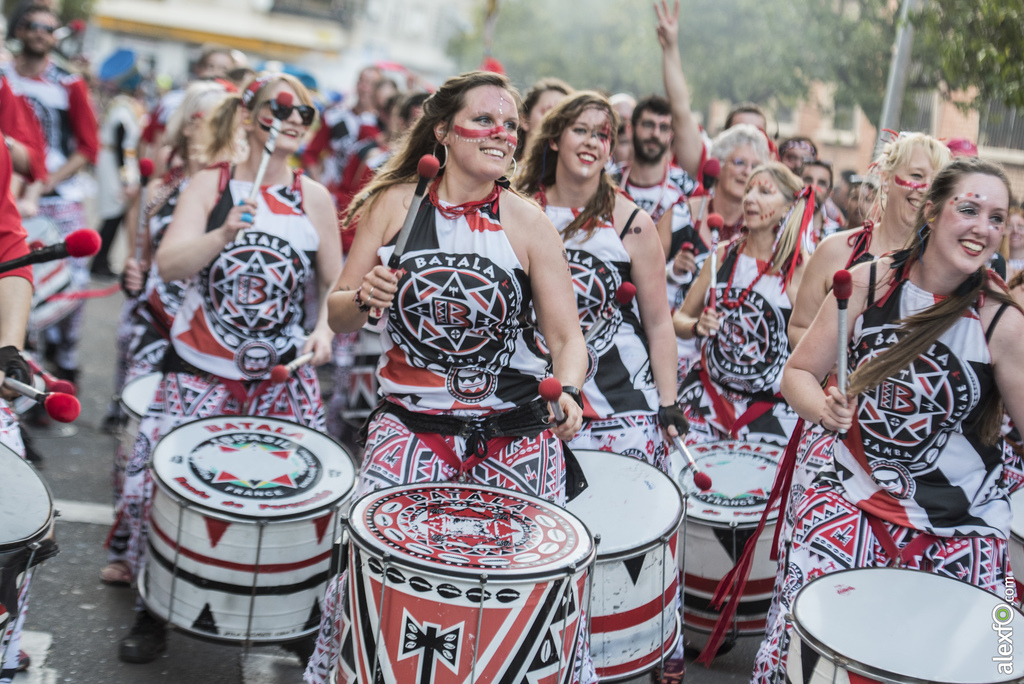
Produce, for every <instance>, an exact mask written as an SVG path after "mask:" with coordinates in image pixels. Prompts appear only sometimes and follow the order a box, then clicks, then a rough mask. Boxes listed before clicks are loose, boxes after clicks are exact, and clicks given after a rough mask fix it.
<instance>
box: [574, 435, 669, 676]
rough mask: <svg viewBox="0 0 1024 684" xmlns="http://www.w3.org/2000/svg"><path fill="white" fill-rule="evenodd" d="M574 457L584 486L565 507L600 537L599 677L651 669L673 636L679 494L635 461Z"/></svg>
mask: <svg viewBox="0 0 1024 684" xmlns="http://www.w3.org/2000/svg"><path fill="white" fill-rule="evenodd" d="M573 454H575V455H576V458H577V459H578V460H579V463H580V466H581V467H582V468H583V473H584V475H585V476H586V479H587V483H588V485H589V486H588V487H587V489H586V490H584V492H583V493H582V494H580V495H579V496H577V497H576V498H575V499H573V500H572V501H570V502H569V503H568V504H566V509H567V510H568V511H569V512H570V513H572V514H574V515H576V516H577V517H579V518H580V519H581V520H582V521H583V522H584V524H586V526H587V528H588V529H589V530H590V531H591V533H593V535H594V537H595V539H597V538H599V540H598V544H597V563H596V564H595V565H594V590H593V593H592V595H591V599H590V631H591V634H590V652H591V654H592V655H593V657H594V667H595V668H596V669H597V676H598V677H599V678H600V679H601V681H613V680H616V679H625V678H629V677H633V676H636V675H638V674H641V673H643V672H646V671H648V670H651V669H653V668H654V667H656V666H657V665H658V664H659V663H660V662H661V659H662V656H664V657H666V658H667V657H668V656H669V655H671V653H672V651H673V650H674V648H675V645H676V641H677V640H678V639H679V633H680V625H679V619H678V606H677V601H678V597H679V574H678V572H677V571H676V568H677V562H676V543H677V541H676V540H677V533H678V530H679V524H680V523H681V522H682V519H683V504H682V499H681V496H680V493H679V488H678V487H676V485H675V483H674V482H672V478H670V477H669V476H667V475H665V474H664V473H662V472H661V471H660V470H658V469H657V468H655V467H654V466H651V465H648V464H647V463H644V462H643V461H640V460H638V459H636V458H632V457H630V456H621V455H619V454H613V453H609V452H606V451H588V450H582V449H574V450H573Z"/></svg>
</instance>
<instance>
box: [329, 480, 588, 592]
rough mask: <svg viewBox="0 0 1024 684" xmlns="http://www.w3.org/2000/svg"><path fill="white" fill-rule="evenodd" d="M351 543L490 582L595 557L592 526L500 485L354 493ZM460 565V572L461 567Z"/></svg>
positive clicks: (582, 563) (557, 570)
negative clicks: (483, 575) (589, 528)
mask: <svg viewBox="0 0 1024 684" xmlns="http://www.w3.org/2000/svg"><path fill="white" fill-rule="evenodd" d="M349 527H350V531H351V535H352V539H353V541H355V542H357V543H359V544H360V545H362V546H364V547H366V548H368V549H370V550H371V552H374V553H375V554H377V555H383V554H384V553H390V554H391V555H392V556H398V557H399V558H400V559H401V561H402V562H403V564H407V565H411V566H414V567H419V568H423V569H426V570H428V571H430V570H433V571H435V572H437V573H440V574H455V575H460V576H464V577H478V576H479V575H480V573H482V572H486V573H487V574H488V575H489V576H490V577H491V579H492V580H497V581H500V580H501V579H502V578H512V577H514V578H517V579H519V578H525V577H534V576H549V575H552V574H564V573H565V569H566V568H568V567H569V566H570V565H577V566H578V567H583V566H585V565H586V564H588V563H589V562H590V561H591V560H592V559H593V556H594V543H593V538H592V537H591V536H590V532H588V531H587V528H586V527H585V526H584V525H583V523H582V522H580V521H579V520H578V519H577V518H576V517H574V516H573V515H571V514H570V513H568V512H567V511H565V510H564V509H561V508H558V507H557V506H554V505H552V504H549V503H548V502H546V501H544V500H543V499H539V498H536V497H533V496H529V495H526V494H520V493H519V492H513V491H509V490H507V489H499V488H497V487H480V486H471V485H457V484H447V483H427V484H420V485H407V486H403V487H392V488H390V489H382V490H379V491H376V492H371V493H370V494H367V495H366V496H364V497H363V498H361V499H359V501H357V502H356V503H355V504H354V505H353V506H352V512H351V514H350V517H349ZM460 571H461V572H460Z"/></svg>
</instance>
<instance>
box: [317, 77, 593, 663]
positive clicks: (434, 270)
mask: <svg viewBox="0 0 1024 684" xmlns="http://www.w3.org/2000/svg"><path fill="white" fill-rule="evenodd" d="M518 99H519V98H518V95H517V94H516V92H515V90H514V89H513V88H512V86H511V85H510V84H509V82H508V80H507V79H506V78H505V77H504V76H500V75H498V74H494V73H490V72H479V71H478V72H471V73H467V74H463V75H461V76H458V77H454V78H451V79H449V80H448V81H446V82H445V83H444V85H442V86H441V87H440V88H439V89H438V90H437V91H436V92H435V93H434V94H433V95H432V96H431V97H430V98H429V99H428V100H427V101H426V102H424V104H423V116H422V117H421V118H420V119H419V121H418V122H417V123H416V124H415V125H414V126H413V128H412V130H411V131H410V132H409V135H408V136H407V138H406V141H405V144H404V146H403V147H402V148H400V149H399V150H397V151H396V152H395V154H394V156H392V157H391V159H390V160H389V161H388V162H387V164H386V165H385V166H384V167H383V168H382V169H381V171H380V172H379V173H378V175H377V177H376V178H375V179H374V181H373V182H372V183H371V184H370V185H369V186H368V187H367V188H366V190H364V191H363V192H362V193H360V194H359V195H358V196H357V197H356V199H355V201H354V203H353V205H352V206H351V208H350V211H349V216H350V217H351V219H350V220H351V221H358V223H359V230H358V231H357V232H356V237H355V241H354V243H353V245H352V250H351V252H350V253H349V257H348V260H347V261H346V262H345V268H344V270H343V272H342V275H341V278H340V279H339V280H338V284H337V287H336V289H335V292H333V293H332V294H331V296H330V302H329V304H330V322H331V325H332V327H333V328H334V329H335V330H336V331H339V332H345V331H354V330H358V329H359V328H360V327H362V326H363V325H364V324H365V323H366V322H367V319H368V316H369V315H370V312H371V310H372V309H375V308H376V309H383V312H384V313H383V315H384V316H385V317H386V320H387V327H386V331H385V334H384V335H382V342H383V346H384V351H383V354H382V356H381V361H380V365H379V366H378V368H377V375H378V378H379V383H380V394H381V396H382V398H383V400H382V402H381V404H380V406H379V407H378V409H377V410H376V411H375V412H374V413H373V414H372V415H371V417H370V420H369V424H368V428H367V431H368V437H367V442H366V454H365V456H364V459H363V464H362V472H361V475H360V478H359V483H358V485H357V491H356V497H358V496H360V495H362V494H366V493H368V492H371V491H374V490H377V489H381V488H384V487H391V486H396V485H401V484H407V483H411V482H422V481H438V480H439V481H448V480H456V479H460V480H463V481H470V482H480V483H486V484H489V485H497V486H501V487H506V488H510V489H515V490H517V491H523V492H526V493H529V494H533V495H536V496H539V497H542V498H544V499H547V500H549V501H552V502H554V503H557V504H564V502H565V486H566V485H565V482H566V479H565V478H566V475H565V463H564V457H563V452H562V442H561V441H560V440H568V439H570V438H571V437H572V436H573V435H574V434H575V433H576V431H577V430H578V429H579V426H580V419H581V406H580V405H579V404H577V401H576V397H578V395H579V389H578V388H579V386H580V385H581V384H582V382H583V377H584V373H585V370H586V351H585V347H584V344H583V339H582V336H581V334H580V331H579V327H578V326H577V325H576V322H575V320H574V319H572V318H567V317H565V316H563V315H561V313H562V312H564V311H566V310H572V308H573V307H574V306H575V302H574V299H573V294H572V284H571V283H570V280H569V274H568V270H567V268H566V262H565V259H564V253H563V251H562V246H561V241H560V240H559V238H558V233H557V232H555V230H554V228H553V227H552V225H551V222H550V221H549V220H548V219H547V218H546V217H545V216H544V214H543V213H542V212H541V211H540V210H539V209H538V208H537V207H536V205H534V204H533V203H532V202H530V201H528V200H526V199H524V198H522V197H521V196H519V195H518V194H516V193H515V192H514V191H512V190H510V189H508V184H507V182H506V181H505V180H503V179H504V178H505V177H507V176H509V175H511V173H512V172H513V171H514V169H515V166H514V163H513V160H512V155H513V152H514V150H515V148H516V137H517V134H518V131H519V114H518V112H519V109H518V107H517V103H518ZM431 153H432V154H434V155H435V156H437V157H438V159H439V160H440V162H441V169H440V171H439V174H438V177H437V178H436V179H435V180H434V181H432V182H431V184H430V186H429V192H428V198H427V199H426V200H425V201H424V202H423V205H422V207H421V208H420V210H419V212H418V213H417V214H416V220H415V223H414V224H413V225H412V229H411V233H410V234H409V239H408V243H407V248H406V250H405V253H404V254H403V255H402V261H401V266H402V269H403V270H402V271H401V272H400V273H395V272H393V271H392V270H391V269H389V268H388V267H386V266H384V265H383V264H385V263H387V262H388V260H389V259H390V257H391V254H392V252H393V250H394V244H395V240H396V237H397V235H398V232H399V229H400V228H401V227H402V224H403V221H404V219H405V216H406V213H407V210H408V208H409V206H410V202H411V199H412V197H413V191H414V187H415V181H416V178H417V176H416V168H417V163H418V162H419V160H420V158H421V157H422V156H423V155H425V154H431ZM530 293H532V298H531V294H530ZM531 304H532V305H533V306H534V307H535V308H536V310H537V312H538V319H539V325H540V328H541V330H542V331H543V332H544V335H545V339H546V340H547V341H548V345H549V348H550V350H551V362H550V365H549V362H548V361H547V360H546V359H545V358H543V357H542V356H541V355H539V354H538V353H536V352H535V351H533V350H532V349H531V348H529V347H528V346H527V345H526V344H525V342H524V339H523V337H524V332H525V331H524V326H523V321H524V320H525V314H526V312H527V311H528V309H529V307H530V306H531ZM549 374H553V375H554V376H555V377H556V378H558V379H559V380H560V381H561V382H562V383H563V384H564V386H565V388H566V390H567V391H565V392H563V393H562V395H561V397H560V398H559V401H558V404H559V406H560V407H561V409H562V411H563V412H564V413H565V414H566V416H567V420H566V421H565V422H563V423H561V424H558V425H555V424H554V420H553V416H552V414H551V412H550V411H549V409H548V407H547V406H545V405H543V403H541V402H540V400H539V398H538V384H539V383H540V381H541V380H542V379H543V378H544V377H545V376H546V375H549ZM460 435H461V436H460ZM334 594H335V592H334V591H333V590H331V589H329V590H328V592H327V597H326V599H325V604H324V616H325V619H324V621H323V622H322V624H321V631H320V638H319V640H318V644H317V651H316V653H315V654H314V656H313V658H312V660H311V661H310V666H309V668H308V669H307V672H306V678H307V681H310V682H324V681H326V679H327V673H328V671H329V669H330V667H331V666H333V663H331V662H330V659H329V654H331V653H337V652H338V648H337V642H336V643H335V644H334V647H333V648H332V644H331V643H330V641H331V639H332V634H340V633H341V632H343V631H344V630H345V629H346V628H347V625H346V624H343V625H342V626H341V628H340V629H339V630H338V631H337V632H336V631H335V629H334V625H333V624H332V620H331V616H332V613H334V612H335V611H334V606H333V605H332V604H333V601H332V598H333V596H334ZM344 622H347V621H343V623H344ZM587 660H588V661H589V658H588V659H587ZM341 665H342V667H341V670H342V678H341V681H345V680H346V677H349V678H350V677H351V673H348V672H347V667H348V664H346V663H341ZM591 672H592V667H591Z"/></svg>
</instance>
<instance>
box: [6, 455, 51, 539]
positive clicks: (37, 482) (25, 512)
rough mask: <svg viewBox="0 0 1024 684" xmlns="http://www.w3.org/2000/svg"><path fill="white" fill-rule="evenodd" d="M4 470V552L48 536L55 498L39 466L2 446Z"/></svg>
mask: <svg viewBox="0 0 1024 684" xmlns="http://www.w3.org/2000/svg"><path fill="white" fill-rule="evenodd" d="M0 473H3V476H0V551H11V550H13V549H17V548H19V547H22V546H24V545H26V544H28V543H31V542H33V541H37V540H38V539H40V538H41V537H43V536H45V534H46V533H47V531H48V530H49V528H50V522H51V521H52V520H53V499H52V498H51V497H50V490H49V488H48V487H47V486H46V483H44V482H43V481H42V479H41V478H40V477H39V475H37V474H36V471H35V469H34V468H33V467H32V466H30V465H29V464H28V462H27V461H25V460H24V459H22V458H21V457H20V456H18V455H17V454H16V453H14V452H13V451H11V450H10V449H8V448H7V447H5V446H2V445H0Z"/></svg>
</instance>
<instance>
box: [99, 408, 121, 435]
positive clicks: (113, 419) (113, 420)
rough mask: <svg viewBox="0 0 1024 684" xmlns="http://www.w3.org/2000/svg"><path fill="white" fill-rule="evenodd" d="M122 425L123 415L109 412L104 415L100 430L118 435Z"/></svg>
mask: <svg viewBox="0 0 1024 684" xmlns="http://www.w3.org/2000/svg"><path fill="white" fill-rule="evenodd" d="M122 425H123V422H122V421H121V416H119V415H117V414H116V413H108V414H107V415H105V416H104V417H103V422H102V423H100V432H104V433H106V434H108V435H117V434H118V433H119V432H120V430H121V426H122Z"/></svg>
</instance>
